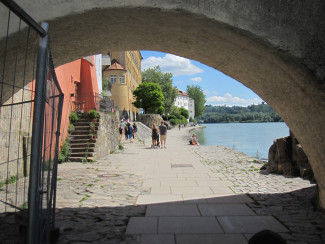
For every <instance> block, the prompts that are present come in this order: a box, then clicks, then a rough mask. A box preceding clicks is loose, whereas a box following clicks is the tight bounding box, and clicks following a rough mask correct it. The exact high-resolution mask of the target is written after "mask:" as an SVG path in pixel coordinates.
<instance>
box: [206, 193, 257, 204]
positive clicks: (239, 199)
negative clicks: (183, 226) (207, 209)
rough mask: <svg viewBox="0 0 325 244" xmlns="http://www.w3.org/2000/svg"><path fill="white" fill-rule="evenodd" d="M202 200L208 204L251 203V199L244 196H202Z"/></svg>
mask: <svg viewBox="0 0 325 244" xmlns="http://www.w3.org/2000/svg"><path fill="white" fill-rule="evenodd" d="M204 198H205V199H206V201H207V202H208V203H251V202H253V199H252V198H250V197H248V196H247V195H246V194H229V195H227V194H219V195H218V196H216V195H204Z"/></svg>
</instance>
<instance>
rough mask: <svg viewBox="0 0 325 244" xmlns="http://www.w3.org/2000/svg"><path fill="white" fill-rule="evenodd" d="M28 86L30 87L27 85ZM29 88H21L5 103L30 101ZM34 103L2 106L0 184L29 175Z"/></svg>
mask: <svg viewBox="0 0 325 244" xmlns="http://www.w3.org/2000/svg"><path fill="white" fill-rule="evenodd" d="M26 88H29V86H28V85H27V86H26ZM30 98H31V93H30V91H29V89H25V90H22V89H21V90H19V91H18V92H17V93H15V94H14V96H13V97H12V98H11V99H9V100H8V101H7V102H6V103H5V104H6V105H10V104H12V103H20V102H21V101H29V100H30ZM31 106H32V103H31V102H30V103H28V102H27V103H23V104H16V105H13V106H1V107H0V162H1V164H0V185H1V182H5V181H6V180H7V178H10V177H18V178H21V177H23V176H27V175H28V173H29V167H30V149H31V136H32V135H31V132H32V129H31V128H32V114H31V111H32V110H31Z"/></svg>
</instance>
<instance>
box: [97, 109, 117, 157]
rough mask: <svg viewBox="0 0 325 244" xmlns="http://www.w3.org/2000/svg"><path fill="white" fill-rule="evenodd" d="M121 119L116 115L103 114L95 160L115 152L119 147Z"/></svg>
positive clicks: (101, 114)
mask: <svg viewBox="0 0 325 244" xmlns="http://www.w3.org/2000/svg"><path fill="white" fill-rule="evenodd" d="M118 126H119V119H118V116H117V114H116V113H108V114H107V113H101V112H100V118H99V127H98V131H97V141H96V153H95V159H99V158H102V157H105V156H107V155H109V154H110V153H112V152H114V151H115V150H117V149H118V147H119V131H118Z"/></svg>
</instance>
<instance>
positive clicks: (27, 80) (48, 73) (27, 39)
mask: <svg viewBox="0 0 325 244" xmlns="http://www.w3.org/2000/svg"><path fill="white" fill-rule="evenodd" d="M1 2H2V3H3V4H4V6H5V7H6V8H7V9H8V24H7V30H5V31H6V35H5V38H4V39H2V40H0V45H1V48H0V52H1V55H0V58H1V61H0V74H1V78H0V87H1V91H0V101H1V103H0V124H1V126H0V140H1V144H0V145H1V148H0V160H1V161H0V212H5V213H8V212H13V213H16V214H19V215H23V217H24V218H15V219H16V220H17V223H16V224H17V225H20V226H25V228H22V229H25V230H27V232H26V234H25V235H24V234H23V233H15V232H11V233H9V232H8V233H6V234H7V236H4V238H5V239H6V240H10V241H12V243H16V242H17V243H27V242H28V243H33V244H34V243H49V242H50V237H51V236H50V234H51V231H52V230H53V229H54V227H55V214H54V213H55V196H56V180H57V162H58V148H59V136H60V133H59V132H60V124H61V112H62V105H63V93H62V91H61V89H60V86H59V83H58V81H57V79H56V75H55V71H54V67H53V62H52V57H51V52H50V48H49V31H48V25H47V24H46V23H43V24H42V26H40V25H39V24H37V23H36V22H35V21H34V20H33V19H32V18H31V17H30V16H29V15H28V14H27V13H26V12H25V11H24V10H23V9H21V8H20V7H19V6H18V5H17V4H16V3H15V2H13V1H11V0H1ZM0 7H3V5H0ZM23 22H24V23H23ZM15 23H18V28H16V27H13V26H14V25H15ZM24 25H27V27H26V28H22V26H24ZM10 28H16V29H18V31H17V32H16V33H15V34H13V35H9V34H8V33H10ZM1 31H2V30H1ZM36 40H38V42H37V41H36ZM12 50H14V51H12ZM19 219H21V220H19ZM15 229H18V228H15ZM19 238H20V239H19ZM18 239H19V240H18ZM2 241H4V240H0V243H1V242H2Z"/></svg>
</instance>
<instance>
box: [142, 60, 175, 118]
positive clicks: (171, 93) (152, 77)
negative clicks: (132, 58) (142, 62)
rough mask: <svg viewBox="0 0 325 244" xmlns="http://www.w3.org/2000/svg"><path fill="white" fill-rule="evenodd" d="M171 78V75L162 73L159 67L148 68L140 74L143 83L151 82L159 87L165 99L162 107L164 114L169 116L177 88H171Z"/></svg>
mask: <svg viewBox="0 0 325 244" xmlns="http://www.w3.org/2000/svg"><path fill="white" fill-rule="evenodd" d="M172 77H173V75H172V74H171V73H164V72H162V71H161V69H160V67H159V66H156V67H154V68H149V69H147V70H145V71H143V72H142V82H143V83H147V82H152V83H156V84H158V85H159V86H160V87H161V90H162V92H163V94H164V98H165V99H164V103H163V107H164V108H165V113H166V114H170V112H171V109H172V106H173V105H174V102H175V99H176V97H177V90H176V89H177V88H176V87H174V86H173V81H172Z"/></svg>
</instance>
